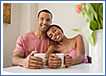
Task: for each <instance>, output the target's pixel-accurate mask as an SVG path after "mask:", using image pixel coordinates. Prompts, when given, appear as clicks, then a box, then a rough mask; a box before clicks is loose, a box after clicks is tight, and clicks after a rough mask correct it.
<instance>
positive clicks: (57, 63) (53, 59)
mask: <svg viewBox="0 0 106 76" xmlns="http://www.w3.org/2000/svg"><path fill="white" fill-rule="evenodd" d="M61 64H62V60H61V59H60V58H59V57H58V56H57V55H56V54H50V55H49V57H48V68H53V69H55V68H60V67H61Z"/></svg>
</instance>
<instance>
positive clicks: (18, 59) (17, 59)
mask: <svg viewBox="0 0 106 76" xmlns="http://www.w3.org/2000/svg"><path fill="white" fill-rule="evenodd" d="M12 62H13V65H20V66H24V65H25V58H24V54H23V53H22V52H20V51H19V50H17V49H15V50H14V51H13V58H12Z"/></svg>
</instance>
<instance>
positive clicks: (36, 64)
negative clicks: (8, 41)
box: [24, 51, 44, 69]
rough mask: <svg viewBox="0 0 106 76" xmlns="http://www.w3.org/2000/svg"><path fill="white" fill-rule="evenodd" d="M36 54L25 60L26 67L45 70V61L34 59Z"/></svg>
mask: <svg viewBox="0 0 106 76" xmlns="http://www.w3.org/2000/svg"><path fill="white" fill-rule="evenodd" d="M34 54H35V52H34V51H32V53H31V54H30V55H28V56H27V58H25V60H24V62H25V63H24V67H26V68H31V69H40V68H43V65H44V64H43V59H42V58H39V57H34Z"/></svg>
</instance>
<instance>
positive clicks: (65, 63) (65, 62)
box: [64, 55, 72, 68]
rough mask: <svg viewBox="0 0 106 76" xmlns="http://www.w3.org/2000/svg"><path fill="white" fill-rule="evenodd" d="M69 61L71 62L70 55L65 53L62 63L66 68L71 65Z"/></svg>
mask: <svg viewBox="0 0 106 76" xmlns="http://www.w3.org/2000/svg"><path fill="white" fill-rule="evenodd" d="M71 62H72V57H71V56H69V55H65V58H64V65H65V67H66V68H67V67H69V66H71Z"/></svg>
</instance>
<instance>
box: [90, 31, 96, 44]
mask: <svg viewBox="0 0 106 76" xmlns="http://www.w3.org/2000/svg"><path fill="white" fill-rule="evenodd" d="M91 37H92V42H93V45H95V44H96V32H95V31H93V32H92V34H91Z"/></svg>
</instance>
